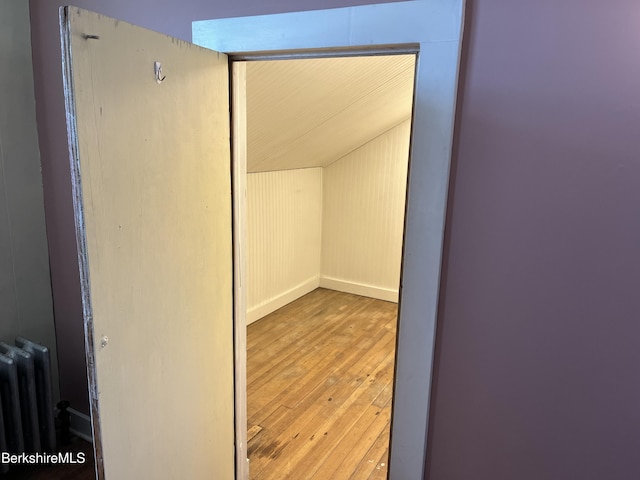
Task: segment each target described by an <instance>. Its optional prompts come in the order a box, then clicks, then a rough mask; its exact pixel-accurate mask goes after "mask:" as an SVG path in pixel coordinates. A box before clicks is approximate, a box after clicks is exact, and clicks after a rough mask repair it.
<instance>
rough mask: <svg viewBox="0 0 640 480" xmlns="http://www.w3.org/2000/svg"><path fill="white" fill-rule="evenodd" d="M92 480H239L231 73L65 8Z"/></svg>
mask: <svg viewBox="0 0 640 480" xmlns="http://www.w3.org/2000/svg"><path fill="white" fill-rule="evenodd" d="M61 24H62V36H63V44H64V48H65V60H64V61H65V65H64V68H65V72H64V74H65V92H66V99H67V119H68V131H69V147H70V158H71V164H72V179H73V182H72V183H73V188H74V205H75V216H76V230H77V234H78V245H79V248H78V250H79V256H78V258H79V265H80V271H81V280H82V293H83V301H84V316H85V330H86V334H87V339H86V340H87V352H88V359H89V368H88V370H89V377H90V389H91V408H92V420H93V425H94V437H95V440H96V450H97V457H98V468H97V470H98V478H107V479H109V480H127V479H141V478H153V479H156V480H160V479H167V480H169V479H171V480H175V479H177V478H184V479H189V480H197V479H205V478H206V479H216V480H226V479H232V478H234V411H233V408H234V407H233V406H234V392H233V323H232V306H233V304H232V302H233V299H232V287H233V286H232V239H231V223H232V222H231V191H230V152H229V150H230V145H229V86H228V79H229V75H228V63H227V57H226V56H225V55H223V54H220V53H217V52H213V51H211V50H206V49H203V48H201V47H197V46H194V45H191V44H189V43H186V42H183V41H180V40H176V39H174V38H170V37H167V36H165V35H161V34H158V33H154V32H150V31H148V30H144V29H142V28H139V27H135V26H132V25H130V24H127V23H124V22H119V21H117V20H114V19H111V18H107V17H104V16H101V15H98V14H95V13H92V12H88V11H85V10H80V9H77V8H74V7H68V8H67V9H65V10H63V11H62V12H61Z"/></svg>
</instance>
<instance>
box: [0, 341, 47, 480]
mask: <svg viewBox="0 0 640 480" xmlns="http://www.w3.org/2000/svg"><path fill="white" fill-rule="evenodd" d="M0 406H1V408H0V451H4V452H10V453H41V452H55V450H56V432H55V423H54V418H53V415H54V409H53V408H54V407H53V390H52V385H51V356H50V353H49V349H48V348H47V347H45V346H43V345H39V344H37V343H34V342H32V341H30V340H27V339H25V338H22V337H18V338H16V340H15V346H14V345H9V344H7V343H4V342H0ZM6 470H7V465H3V464H1V463H0V473H4V472H6Z"/></svg>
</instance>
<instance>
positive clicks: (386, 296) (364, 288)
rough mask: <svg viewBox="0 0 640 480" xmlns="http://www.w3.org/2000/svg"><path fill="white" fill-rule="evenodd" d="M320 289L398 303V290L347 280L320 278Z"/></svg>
mask: <svg viewBox="0 0 640 480" xmlns="http://www.w3.org/2000/svg"><path fill="white" fill-rule="evenodd" d="M320 287H322V288H328V289H330V290H337V291H339V292H345V293H353V294H354V295H362V296H363V297H371V298H377V299H378V300H385V301H387V302H394V303H398V289H395V290H394V289H391V288H383V287H376V286H374V285H367V284H365V283H358V282H351V281H349V280H342V279H339V278H332V277H325V276H321V277H320Z"/></svg>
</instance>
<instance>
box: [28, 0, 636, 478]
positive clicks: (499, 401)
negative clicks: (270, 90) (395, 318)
mask: <svg viewBox="0 0 640 480" xmlns="http://www.w3.org/2000/svg"><path fill="white" fill-rule="evenodd" d="M298 3H299V2H295V1H294V0H280V1H278V2H272V3H269V4H268V6H267V4H265V2H261V1H258V0H244V1H241V0H238V1H236V2H234V3H230V2H223V1H222V0H217V1H207V0H185V1H183V2H175V1H173V2H168V1H166V0H165V1H163V2H155V1H152V0H144V1H138V2H131V1H129V0H127V1H124V0H118V1H112V2H108V3H107V2H100V1H99V0H85V1H82V0H78V1H77V2H76V4H77V5H78V6H80V7H83V8H89V9H93V10H97V11H101V12H103V13H105V14H108V15H112V16H117V17H120V18H122V19H124V20H127V21H130V22H133V23H138V24H140V25H143V26H147V27H150V28H153V29H156V30H160V31H164V32H165V33H169V34H173V35H176V36H178V37H181V38H185V39H188V38H190V22H191V20H197V19H204V18H216V17H226V16H237V15H249V14H261V13H274V12H280V11H289V10H300V8H299V5H298ZM362 3H374V2H371V1H370V0H365V1H362V2H356V1H348V0H344V1H337V0H336V1H333V2H321V1H320V0H314V1H312V2H308V3H305V7H306V8H308V9H311V8H326V7H333V6H345V5H357V4H362ZM31 10H32V22H33V47H34V64H35V74H36V95H37V102H38V104H37V107H38V110H37V112H38V121H39V131H40V149H41V152H42V161H43V174H44V182H45V199H46V212H47V222H48V232H49V240H50V251H51V262H52V267H51V270H52V276H53V292H54V298H55V313H56V321H57V332H58V337H59V345H58V348H59V358H60V376H61V389H62V394H63V396H65V397H66V398H69V399H71V400H72V402H73V403H74V405H75V406H76V408H79V409H80V410H85V411H86V407H84V408H83V407H82V405H86V393H85V391H86V383H84V382H85V380H84V379H85V371H84V368H85V367H84V350H83V344H82V320H81V318H82V312H81V306H80V295H79V286H78V274H77V267H76V258H75V237H74V230H73V214H72V207H71V197H70V187H69V171H68V167H67V163H68V160H67V151H66V132H65V126H64V103H63V97H62V86H61V72H60V52H59V40H58V24H57V4H55V2H45V1H42V0H40V1H38V0H31ZM467 20H468V21H467V32H466V37H465V42H466V45H465V55H464V59H463V72H462V78H461V89H460V105H459V107H460V108H459V117H458V124H457V127H458V129H457V135H456V140H455V142H456V144H455V156H454V164H453V171H452V182H451V194H450V203H449V212H448V224H447V236H446V245H445V248H446V250H445V252H446V254H445V259H444V269H443V282H442V297H441V298H442V302H441V311H440V317H439V327H438V329H439V330H438V338H437V342H436V343H437V345H436V347H437V350H436V369H435V378H434V392H433V393H434V395H433V403H432V412H431V428H430V431H429V442H430V443H429V445H430V448H429V461H428V464H427V469H426V470H427V477H428V479H429V480H445V479H446V480H468V479H474V480H484V479H487V480H489V479H491V480H503V479H504V480H512V479H518V480H529V479H531V480H533V479H535V480H539V479H545V480H555V479H557V480H565V479H573V478H580V479H598V480H600V479H604V478H606V479H607V480H615V479H620V480H622V479H625V480H626V479H629V478H640V456H639V455H638V454H637V452H638V450H639V448H640V407H639V405H640V374H638V373H637V372H638V371H639V368H638V365H640V347H639V345H640V342H639V340H638V339H640V321H639V319H640V295H639V294H638V293H637V290H638V285H640V193H638V192H640V187H639V185H640V94H639V93H638V88H639V86H640V60H639V59H640V54H639V53H638V52H640V34H638V31H639V29H638V25H640V3H638V2H637V0H612V1H610V2H602V1H596V0H564V1H562V2H559V1H557V0H556V1H552V0H535V1H534V0H529V1H527V2H524V1H521V2H513V1H507V0H468V18H467Z"/></svg>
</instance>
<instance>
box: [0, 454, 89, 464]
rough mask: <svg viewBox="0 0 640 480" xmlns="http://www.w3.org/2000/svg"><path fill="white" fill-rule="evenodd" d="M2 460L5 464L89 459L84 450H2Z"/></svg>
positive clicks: (68, 462) (51, 462) (0, 457)
mask: <svg viewBox="0 0 640 480" xmlns="http://www.w3.org/2000/svg"><path fill="white" fill-rule="evenodd" d="M0 460H1V461H2V463H3V464H5V465H45V464H46V465H50V464H60V465H65V464H76V463H84V462H86V461H87V458H86V455H85V453H84V452H58V453H9V452H2V455H0Z"/></svg>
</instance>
